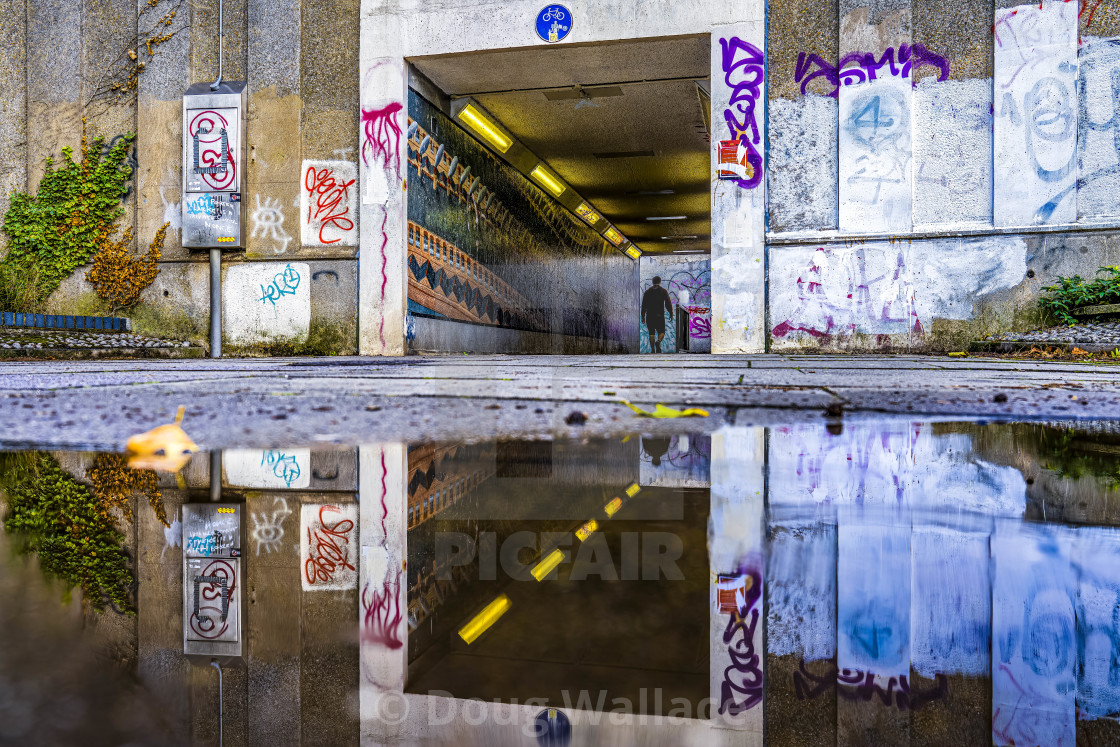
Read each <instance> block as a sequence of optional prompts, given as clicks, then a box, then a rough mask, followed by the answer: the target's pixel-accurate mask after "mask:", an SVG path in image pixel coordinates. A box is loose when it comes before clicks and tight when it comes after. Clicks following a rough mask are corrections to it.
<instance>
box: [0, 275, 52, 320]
mask: <svg viewBox="0 0 1120 747" xmlns="http://www.w3.org/2000/svg"><path fill="white" fill-rule="evenodd" d="M41 306H42V303H41V299H40V297H39V271H38V269H36V268H34V267H17V266H16V265H15V264H11V263H8V262H0V310H3V311H15V312H17V313H20V314H26V313H30V312H35V311H41V310H42V309H41Z"/></svg>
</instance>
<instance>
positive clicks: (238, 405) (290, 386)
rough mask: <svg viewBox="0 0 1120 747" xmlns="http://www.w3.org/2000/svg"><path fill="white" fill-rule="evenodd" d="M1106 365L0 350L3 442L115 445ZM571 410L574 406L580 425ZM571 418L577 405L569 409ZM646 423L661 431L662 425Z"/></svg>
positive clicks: (283, 437)
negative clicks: (156, 437) (7, 356)
mask: <svg viewBox="0 0 1120 747" xmlns="http://www.w3.org/2000/svg"><path fill="white" fill-rule="evenodd" d="M1118 371H1120V369H1118V368H1117V367H1116V366H1115V365H1113V364H1106V363H1101V364H1080V363H1068V362H1049V361H1047V362H1039V361H1019V360H996V359H985V358H965V359H955V358H944V357H934V356H928V357H927V356H912V357H890V356H874V357H852V356H813V357H810V356H801V357H796V356H777V355H773V356H683V355H682V356H653V355H643V356H631V357H623V356H583V357H575V356H539V357H534V356H445V357H431V358H428V357H425V358H418V357H409V358H397V359H378V358H300V359H275V358H273V359H258V360H251V359H233V360H220V361H212V360H185V361H75V362H67V363H61V362H59V363H45V362H20V363H12V362H8V363H0V423H2V424H3V426H4V427H3V430H2V433H0V443H2V444H9V445H18V444H27V443H52V444H56V445H60V446H67V445H68V446H79V447H83V448H104V449H119V448H121V447H122V446H123V443H124V440H125V439H126V438H127V437H128V436H129V435H131V434H132V433H135V432H137V431H141V430H145V429H147V428H151V427H153V426H155V425H158V424H159V423H162V422H167V421H168V420H170V419H171V417H172V416H173V415H174V413H175V410H176V407H177V406H178V405H180V404H182V405H185V406H186V407H187V423H188V424H189V427H190V432H191V434H192V436H194V438H195V440H196V441H198V443H199V444H201V445H202V446H203V447H204V448H211V447H213V448H225V447H228V446H235V445H242V446H292V445H307V444H316V443H351V444H353V443H360V442H368V441H371V440H373V441H377V440H385V439H404V440H409V441H419V440H441V439H449V438H451V439H455V438H472V437H479V436H482V435H484V434H488V435H493V436H520V437H536V438H541V437H546V436H551V435H553V434H562V435H580V436H593V435H605V434H612V433H624V432H627V430H628V429H631V428H633V427H634V424H635V423H636V422H641V421H638V420H637V419H636V418H635V417H634V415H633V414H632V413H631V412H630V411H629V410H627V409H626V408H625V407H624V406H622V405H621V404H619V401H620V400H622V399H626V400H629V401H631V402H635V403H639V404H644V405H646V406H649V405H652V404H654V403H656V402H665V403H666V404H670V405H674V404H675V405H693V406H700V407H705V408H707V409H708V410H709V411H710V412H711V417H710V418H707V419H705V420H704V422H703V423H702V424H701V426H700V427H701V428H702V429H705V430H711V429H714V428H716V427H719V425H721V424H724V423H739V424H751V423H757V424H767V423H771V422H778V421H788V420H790V419H791V418H792V419H805V420H808V421H812V420H815V419H816V418H819V417H820V415H821V413H822V412H824V411H825V410H827V409H831V410H832V411H836V410H837V408H839V409H841V410H844V411H847V412H868V413H870V412H878V413H893V414H902V415H915V414H922V413H925V414H930V415H938V416H956V415H962V416H976V417H1001V418H1015V417H1018V418H1109V417H1111V418H1120V377H1118V376H1117V372H1118ZM573 412H578V413H581V414H583V415H585V416H586V420H585V421H584V422H583V423H582V424H579V425H572V424H570V423H568V422H567V421H568V420H569V419H570V418H569V416H570V415H571V414H572V413H573ZM575 420H576V421H578V420H580V418H578V417H577V418H575ZM642 427H643V428H654V429H657V428H662V429H665V430H666V431H671V430H672V426H669V425H667V424H666V423H654V424H649V423H642Z"/></svg>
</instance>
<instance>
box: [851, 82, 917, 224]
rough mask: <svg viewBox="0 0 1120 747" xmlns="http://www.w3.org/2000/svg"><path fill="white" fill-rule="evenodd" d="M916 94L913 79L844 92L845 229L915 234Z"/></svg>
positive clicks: (861, 85)
mask: <svg viewBox="0 0 1120 747" xmlns="http://www.w3.org/2000/svg"><path fill="white" fill-rule="evenodd" d="M912 93H913V92H912V89H911V87H910V78H909V77H906V78H902V77H885V78H879V79H877V80H872V81H867V82H864V83H857V84H855V85H851V86H842V87H841V88H840V91H839V97H840V130H839V135H840V158H839V164H840V187H839V198H840V210H839V213H840V230H842V231H851V232H898V233H903V232H908V231H909V230H910V228H911V209H910V201H911V183H912V158H911V144H910V131H911V99H912V98H913V95H912Z"/></svg>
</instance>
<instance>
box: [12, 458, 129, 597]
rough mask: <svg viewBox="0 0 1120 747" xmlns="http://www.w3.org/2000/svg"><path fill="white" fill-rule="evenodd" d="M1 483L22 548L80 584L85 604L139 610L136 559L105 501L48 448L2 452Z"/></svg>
mask: <svg viewBox="0 0 1120 747" xmlns="http://www.w3.org/2000/svg"><path fill="white" fill-rule="evenodd" d="M0 488H3V490H4V492H5V493H7V495H8V509H9V510H8V515H7V516H5V517H4V531H5V532H7V533H8V534H9V535H11V536H13V537H14V538H15V539H16V546H17V548H18V549H19V552H20V553H22V554H29V553H35V554H37V555H38V557H39V564H40V567H41V568H42V570H43V572H44V573H45V574H46V575H48V576H51V577H54V578H57V579H59V580H61V581H62V582H63V583H64V584H66V586H67V588H68V589H74V588H75V587H77V588H80V589H81V590H82V593H83V600H84V603H85V604H88V605H90V606H92V607H93V608H95V609H97V610H99V611H101V610H104V609H105V608H106V607H108V606H111V607H113V608H114V609H116V610H117V611H119V612H124V613H127V614H135V613H136V605H135V603H134V602H133V600H132V589H133V586H134V582H135V576H134V575H133V572H132V562H131V560H130V558H129V557H128V554H127V553H126V552H125V550H124V548H123V547H121V542H122V541H123V540H124V535H123V534H121V532H120V531H119V530H118V529H117V527H116V525H115V524H114V523H113V519H112V517H111V516H110V513H109V511H110V507H109V506H108V505H106V504H105V502H104V501H102V500H99V499H98V498H97V497H96V496H95V495H94V494H93V493H92V492H91V491H90V490H89V488H87V487H85V486H84V485H82V484H81V483H79V482H78V481H77V480H75V479H74V478H73V477H71V476H70V474H69V473H68V472H66V471H65V470H64V469H62V467H60V466H59V464H58V462H57V461H56V460H55V459H54V457H51V456H50V455H48V454H43V453H35V454H6V455H3V456H2V457H0Z"/></svg>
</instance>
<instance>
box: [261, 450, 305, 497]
mask: <svg viewBox="0 0 1120 747" xmlns="http://www.w3.org/2000/svg"><path fill="white" fill-rule="evenodd" d="M261 466H262V467H264V468H266V469H270V470H272V474H273V475H275V476H276V477H279V478H280V479H281V480H283V481H284V484H285V485H287V486H288V487H289V488H290V487H292V483H293V482H295V481H296V480H298V479H299V476H300V473H301V470H300V468H299V462H297V461H296V458H295V457H294V456H289V455H287V454H285V453H284V452H282V451H266V452H264V454H262V455H261Z"/></svg>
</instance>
